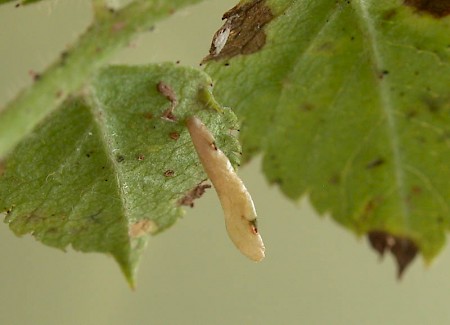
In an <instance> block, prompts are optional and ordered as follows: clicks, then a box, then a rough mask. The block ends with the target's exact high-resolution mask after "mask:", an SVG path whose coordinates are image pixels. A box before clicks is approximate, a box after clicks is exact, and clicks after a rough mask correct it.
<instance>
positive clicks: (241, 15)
mask: <svg viewBox="0 0 450 325" xmlns="http://www.w3.org/2000/svg"><path fill="white" fill-rule="evenodd" d="M273 18H274V15H273V13H272V10H271V9H270V8H269V6H267V4H266V1H265V0H253V1H248V2H245V3H239V4H238V5H236V6H235V7H233V8H232V9H230V10H228V11H227V12H226V13H225V14H224V15H223V17H222V19H226V22H225V23H224V25H223V26H222V27H221V28H220V29H219V30H218V31H217V32H216V33H215V34H214V37H213V41H212V43H211V48H210V50H209V55H208V56H206V57H205V58H204V59H203V61H202V62H206V61H209V60H221V59H229V58H232V57H234V56H236V55H239V54H243V55H246V54H252V53H255V52H258V51H259V50H261V49H262V48H263V47H264V45H265V44H266V32H265V30H264V27H265V25H267V24H268V23H269V22H270V21H271V20H272V19H273ZM226 32H229V35H228V38H227V39H226V40H224V42H225V45H224V46H223V48H222V49H221V50H220V51H219V50H218V49H217V48H216V46H217V40H218V39H219V37H220V38H221V37H223V34H224V33H226Z"/></svg>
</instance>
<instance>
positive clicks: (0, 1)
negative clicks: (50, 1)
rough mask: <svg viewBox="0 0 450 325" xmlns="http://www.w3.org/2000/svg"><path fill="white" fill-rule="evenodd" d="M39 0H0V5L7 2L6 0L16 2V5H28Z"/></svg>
mask: <svg viewBox="0 0 450 325" xmlns="http://www.w3.org/2000/svg"><path fill="white" fill-rule="evenodd" d="M39 1H42V0H21V1H18V0H0V5H2V4H5V3H8V2H16V3H17V4H16V6H20V5H28V4H30V3H34V2H39Z"/></svg>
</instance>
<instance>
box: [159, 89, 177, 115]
mask: <svg viewBox="0 0 450 325" xmlns="http://www.w3.org/2000/svg"><path fill="white" fill-rule="evenodd" d="M156 90H157V91H158V92H159V93H160V94H161V95H163V96H164V97H166V98H167V99H168V100H169V101H170V107H169V108H168V109H166V110H165V111H164V112H163V114H162V115H161V118H162V119H165V120H168V121H172V122H173V121H176V119H177V118H176V116H175V115H174V114H173V110H174V109H175V107H176V106H177V104H178V100H177V96H176V95H175V92H174V91H173V89H172V88H171V87H170V86H169V85H167V84H165V83H164V82H162V81H160V82H158V84H157V85H156Z"/></svg>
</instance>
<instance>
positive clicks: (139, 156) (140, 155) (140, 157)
mask: <svg viewBox="0 0 450 325" xmlns="http://www.w3.org/2000/svg"><path fill="white" fill-rule="evenodd" d="M136 159H137V160H139V161H142V160H144V159H145V156H144V155H143V154H138V155H137V156H136Z"/></svg>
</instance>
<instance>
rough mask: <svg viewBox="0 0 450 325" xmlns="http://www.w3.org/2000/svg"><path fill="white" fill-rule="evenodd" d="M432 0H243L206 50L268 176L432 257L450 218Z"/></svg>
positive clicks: (443, 96)
mask: <svg viewBox="0 0 450 325" xmlns="http://www.w3.org/2000/svg"><path fill="white" fill-rule="evenodd" d="M427 3H428V4H426V3H425V1H400V0H398V1H378V0H369V1H362V0H353V1H334V0H302V1H291V0H267V1H263V0H256V1H247V2H245V3H242V4H240V5H238V6H237V7H235V8H234V9H233V10H231V11H230V12H228V13H227V14H226V16H227V17H229V18H228V21H227V22H226V23H225V25H224V27H223V28H222V29H221V30H220V31H219V32H218V33H217V34H216V37H215V39H214V40H213V45H212V49H211V53H210V55H209V56H208V57H206V58H205V60H206V61H209V62H208V64H207V69H206V70H207V71H208V73H210V75H211V76H212V77H213V78H214V79H215V84H216V91H215V94H216V96H217V98H218V99H219V100H220V102H222V103H224V104H225V105H229V106H231V107H233V109H235V111H236V114H237V115H238V116H239V118H240V119H241V120H242V126H241V131H242V132H241V134H240V136H241V138H240V139H241V141H242V145H243V148H244V153H245V155H246V156H245V157H244V158H245V159H247V160H248V159H250V158H251V157H253V156H254V155H255V154H257V153H258V152H262V153H263V154H264V160H263V168H264V172H265V174H266V176H267V178H268V179H269V181H270V182H271V183H276V184H278V185H279V187H280V189H281V190H282V191H283V192H284V193H285V194H286V195H287V196H288V197H289V198H291V199H298V198H300V197H301V196H302V195H304V194H308V195H309V197H310V199H311V202H312V203H313V205H314V206H315V208H316V209H317V210H318V211H319V212H320V213H322V214H323V213H326V212H328V213H330V214H331V215H332V217H333V218H334V219H335V220H336V221H338V222H339V223H340V224H342V225H344V226H345V227H347V228H349V229H351V230H353V231H354V232H356V233H357V234H366V233H372V232H378V233H387V234H391V235H392V238H394V239H397V240H398V242H400V241H401V240H407V241H408V242H409V246H411V247H415V246H418V248H419V249H420V251H421V252H422V254H423V256H424V257H425V259H426V260H430V259H431V258H432V257H433V256H435V255H436V254H437V253H438V252H439V250H440V249H441V248H442V246H443V244H444V242H445V232H446V230H447V229H448V227H449V224H450V206H449V197H450V185H449V182H448V179H449V178H450V164H449V163H448V162H449V161H450V150H449V148H450V114H449V113H450V91H449V85H450V33H449V30H450V17H449V16H448V15H449V13H450V5H449V2H448V1H444V2H442V1H440V2H439V3H438V1H428V2H427ZM262 16H264V17H265V19H261V17H262ZM225 18H226V17H225ZM227 28H228V29H229V30H228V32H229V35H230V38H229V39H228V41H227V42H226V44H225V46H224V47H223V49H222V51H220V52H219V51H218V50H216V48H217V46H218V45H219V48H220V45H223V39H222V40H221V39H220V37H222V38H224V37H225V36H224V35H225V33H226V32H227ZM249 33H253V35H254V37H253V38H251V39H250V40H249V39H248V38H247V39H241V38H245V37H248V36H246V35H248V34H249ZM220 35H222V36H220ZM241 35H243V36H241ZM255 39H258V41H257V42H256V41H255ZM217 52H219V53H217ZM222 52H223V53H225V54H223V53H222ZM375 237H376V236H375ZM381 237H383V236H381ZM388 242H389V240H388V239H386V238H384V239H383V240H380V241H378V244H382V245H381V246H383V245H384V246H383V247H384V248H380V252H381V253H382V252H384V250H385V249H390V250H391V251H392V252H393V253H394V255H396V257H397V258H399V256H398V255H397V254H396V253H395V252H394V251H395V249H394V248H393V247H392V246H388V247H386V245H387V243H388ZM376 243H377V242H375V244H376ZM403 253H405V251H403ZM405 254H406V253H405ZM408 254H409V253H408ZM414 254H415V253H414ZM414 254H412V253H411V255H412V256H414ZM399 264H400V262H399Z"/></svg>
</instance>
